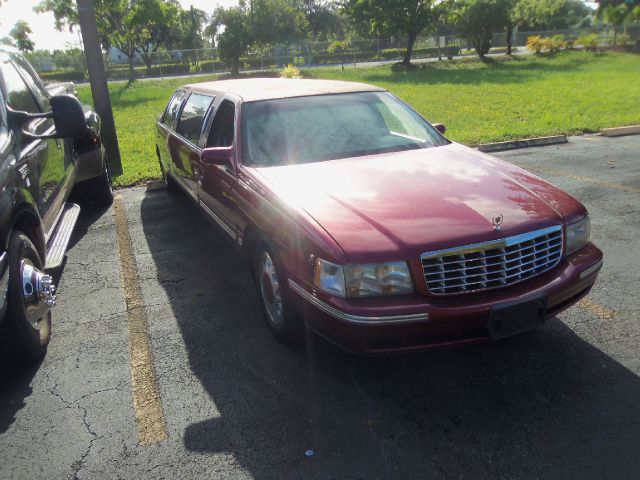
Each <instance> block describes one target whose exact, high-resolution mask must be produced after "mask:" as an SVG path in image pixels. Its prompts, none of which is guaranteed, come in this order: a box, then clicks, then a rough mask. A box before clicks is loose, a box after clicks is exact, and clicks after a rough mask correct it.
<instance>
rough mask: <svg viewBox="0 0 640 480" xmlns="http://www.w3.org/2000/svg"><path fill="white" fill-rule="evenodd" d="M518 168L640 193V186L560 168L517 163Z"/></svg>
mask: <svg viewBox="0 0 640 480" xmlns="http://www.w3.org/2000/svg"><path fill="white" fill-rule="evenodd" d="M518 166H519V167H520V168H524V169H525V170H529V171H532V172H534V173H536V172H540V173H547V174H549V175H558V176H560V177H566V178H571V179H573V180H579V181H581V182H587V183H593V184H594V185H601V186H603V187H607V188H612V189H614V190H620V191H622V192H630V193H640V188H637V187H629V186H627V185H620V184H619V183H614V182H607V181H606V180H600V179H598V178H592V177H583V176H581V175H574V174H572V173H569V172H564V171H562V170H555V169H551V168H545V167H539V166H537V165H518Z"/></svg>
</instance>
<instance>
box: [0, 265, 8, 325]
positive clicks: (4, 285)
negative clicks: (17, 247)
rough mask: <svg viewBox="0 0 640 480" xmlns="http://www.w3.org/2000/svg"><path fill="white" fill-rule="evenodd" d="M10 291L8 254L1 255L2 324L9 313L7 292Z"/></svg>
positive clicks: (0, 318)
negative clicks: (5, 315) (6, 313)
mask: <svg viewBox="0 0 640 480" xmlns="http://www.w3.org/2000/svg"><path fill="white" fill-rule="evenodd" d="M8 289H9V259H8V258H7V252H2V253H0V323H2V320H3V319H4V314H5V312H6V311H7V290H8Z"/></svg>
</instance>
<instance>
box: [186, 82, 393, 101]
mask: <svg viewBox="0 0 640 480" xmlns="http://www.w3.org/2000/svg"><path fill="white" fill-rule="evenodd" d="M185 87H186V88H188V89H190V90H193V91H197V92H201V93H210V94H217V95H221V94H225V93H231V94H234V95H236V96H238V97H240V98H241V99H242V101H244V102H255V101H258V100H270V99H276V98H290V97H306V96H310V95H326V94H331V93H355V92H384V91H385V89H384V88H380V87H375V86H373V85H367V84H365V83H355V82H341V81H336V80H309V79H289V78H246V79H239V80H220V81H216V82H203V83H192V84H190V85H185Z"/></svg>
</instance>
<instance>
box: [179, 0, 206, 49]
mask: <svg viewBox="0 0 640 480" xmlns="http://www.w3.org/2000/svg"><path fill="white" fill-rule="evenodd" d="M208 21H209V16H208V15H207V14H206V12H205V11H204V10H200V9H199V8H195V7H194V6H193V5H191V7H190V8H189V10H182V11H181V12H180V18H179V23H180V31H179V35H178V36H177V38H176V39H174V41H176V40H177V41H178V42H179V46H180V47H181V48H184V49H189V50H197V49H201V48H204V46H205V39H204V30H205V27H206V25H207V22H208Z"/></svg>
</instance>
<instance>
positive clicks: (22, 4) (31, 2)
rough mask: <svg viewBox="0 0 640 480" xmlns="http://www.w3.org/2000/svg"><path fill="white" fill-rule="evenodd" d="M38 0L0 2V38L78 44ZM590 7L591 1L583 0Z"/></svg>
mask: <svg viewBox="0 0 640 480" xmlns="http://www.w3.org/2000/svg"><path fill="white" fill-rule="evenodd" d="M179 2H180V3H181V4H182V6H183V8H189V6H190V5H193V6H194V7H196V8H200V9H202V10H204V11H205V12H207V13H212V12H213V10H215V8H216V6H218V5H222V6H229V5H233V4H236V3H237V0H179ZM38 3H40V0H4V1H3V3H2V6H0V38H2V37H5V36H8V35H9V32H10V31H11V29H12V28H13V26H14V25H15V23H16V22H17V21H18V20H26V21H27V23H28V24H29V26H30V27H31V30H33V34H32V35H31V40H33V41H34V42H35V44H36V49H42V50H56V49H57V50H62V49H65V48H67V47H68V46H78V45H79V36H78V33H77V32H73V33H71V32H67V31H65V32H59V31H57V30H56V29H55V27H54V20H53V15H52V14H51V13H48V12H47V13H35V12H34V11H33V7H34V6H35V5H37V4H38ZM585 3H587V4H588V5H590V6H591V7H592V8H595V7H596V4H595V3H594V2H585Z"/></svg>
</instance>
